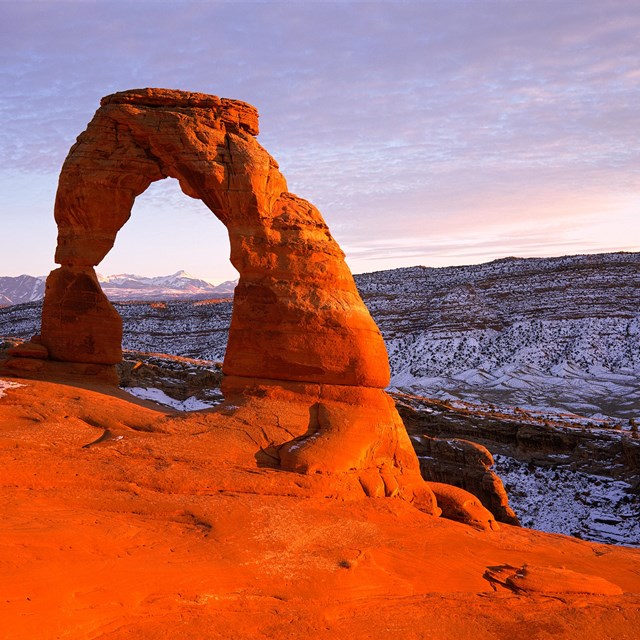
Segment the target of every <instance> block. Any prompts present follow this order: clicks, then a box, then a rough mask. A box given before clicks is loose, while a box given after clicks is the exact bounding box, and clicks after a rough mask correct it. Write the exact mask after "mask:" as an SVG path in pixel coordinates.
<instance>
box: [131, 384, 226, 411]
mask: <svg viewBox="0 0 640 640" xmlns="http://www.w3.org/2000/svg"><path fill="white" fill-rule="evenodd" d="M122 390H123V391H126V392H127V393H130V394H131V395H132V396H135V397H136V398H141V399H143V400H151V401H153V402H157V403H158V404H162V405H164V406H166V407H171V408H172V409H175V410H176V411H201V410H202V409H211V407H214V406H215V405H216V404H218V403H217V402H203V401H202V400H198V399H197V398H194V397H193V396H191V397H189V398H187V399H186V400H176V399H175V398H172V397H170V396H168V395H167V394H166V393H165V392H164V391H162V390H161V389H154V388H145V387H122Z"/></svg>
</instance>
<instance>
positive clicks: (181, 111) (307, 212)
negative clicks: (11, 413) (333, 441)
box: [42, 89, 389, 388]
mask: <svg viewBox="0 0 640 640" xmlns="http://www.w3.org/2000/svg"><path fill="white" fill-rule="evenodd" d="M257 132H258V115H257V112H256V110H255V109H254V108H253V107H251V106H250V105H248V104H245V103H243V102H239V101H236V100H225V99H220V98H216V97H215V96H207V95H203V94H192V93H186V92H181V91H169V90H160V89H145V90H134V91H125V92H122V93H117V94H114V95H111V96H107V97H106V98H104V99H103V100H102V106H101V107H100V109H98V111H97V112H96V114H95V116H94V118H93V120H92V121H91V122H90V123H89V126H88V127H87V130H86V131H85V132H83V133H82V134H81V135H80V136H79V137H78V141H77V142H76V144H75V145H74V146H73V147H72V148H71V151H70V152H69V155H68V157H67V159H66V160H65V163H64V166H63V167H62V172H61V174H60V182H59V186H58V193H57V197H56V205H55V217H56V222H57V223H58V248H57V251H56V261H57V262H59V263H60V264H61V265H63V266H62V269H61V270H60V273H59V274H58V275H57V276H55V278H54V277H53V276H52V277H51V278H50V279H49V282H48V291H47V293H46V303H45V309H44V311H43V330H42V338H43V343H44V344H45V345H46V346H47V347H49V348H50V352H51V353H52V355H53V357H54V358H56V359H58V360H63V361H71V362H102V363H104V364H112V363H113V362H114V361H119V359H120V357H119V355H118V354H119V350H120V342H121V336H120V329H119V327H118V326H116V323H113V325H112V326H111V325H110V326H109V327H105V326H104V322H103V320H102V317H103V313H102V311H103V310H104V309H106V307H107V305H108V303H107V302H106V301H105V300H98V299H97V298H96V299H95V300H94V301H93V308H94V309H95V310H96V311H97V312H96V313H95V314H93V317H92V314H91V313H89V311H90V310H89V309H88V308H87V309H86V311H83V312H82V314H81V320H80V321H79V322H78V323H77V324H75V325H73V326H68V324H67V321H66V318H67V317H68V316H69V315H71V316H73V317H74V318H76V317H78V318H79V317H80V315H79V312H78V303H79V300H77V299H76V296H69V295H68V294H67V292H68V288H67V282H68V280H69V278H70V277H71V275H70V274H71V273H73V275H74V277H78V278H79V277H81V276H82V275H85V276H86V278H87V283H88V282H89V280H91V279H92V277H93V276H92V273H93V267H94V266H95V265H97V264H99V262H100V261H101V260H102V259H103V258H104V257H105V255H106V254H107V253H108V251H109V250H110V249H111V247H112V246H113V243H114V240H115V237H116V234H117V232H118V231H119V230H120V228H121V227H122V226H123V225H124V224H125V222H126V221H127V220H128V219H129V215H130V213H131V207H132V205H133V202H134V200H135V198H136V196H138V195H139V194H141V193H142V192H143V191H144V190H145V189H146V188H147V187H148V186H149V185H150V184H151V183H152V182H154V181H156V180H161V179H162V178H166V177H168V176H171V177H173V178H176V179H177V180H178V181H179V183H180V186H181V188H182V190H183V191H184V192H185V193H186V194H187V195H189V196H191V197H193V198H199V199H201V200H202V201H203V202H204V203H205V204H206V205H207V206H208V207H209V208H210V209H211V211H212V212H213V213H214V214H215V215H216V216H217V217H218V218H219V219H220V220H221V221H222V222H223V223H224V224H225V225H226V227H227V229H228V231H229V239H230V242H231V262H232V263H233V265H234V266H235V267H236V268H237V270H238V272H239V273H240V282H239V284H238V287H237V288H236V292H235V302H234V311H233V319H232V324H231V329H230V332H229V345H228V348H227V355H226V358H225V373H227V374H230V375H236V376H249V377H261V378H270V379H276V380H298V381H304V382H319V383H323V384H347V385H358V386H370V387H377V388H383V387H384V386H386V384H387V383H388V377H389V368H388V363H387V357H386V352H385V348H384V344H383V342H382V338H381V337H380V332H379V331H378V328H377V327H376V325H375V323H374V322H373V320H372V319H371V316H370V315H369V313H368V311H367V309H366V307H365V306H364V304H363V303H362V301H361V299H360V296H359V295H358V293H357V291H356V288H355V284H354V282H353V278H352V276H351V273H350V272H349V269H348V268H347V266H346V264H345V262H344V259H343V253H342V251H341V250H340V248H339V247H338V245H337V243H336V242H335V240H334V239H333V238H332V237H331V234H330V233H329V229H328V228H327V225H326V224H325V222H324V220H323V219H322V216H321V215H320V213H319V212H318V210H317V209H316V208H315V207H313V206H312V205H311V204H309V203H308V202H306V201H304V200H302V199H300V198H298V197H296V196H294V195H293V194H290V193H288V192H287V185H286V181H285V179H284V177H283V176H282V174H281V173H280V172H279V171H278V165H277V163H276V162H275V160H273V158H271V156H269V154H268V153H267V152H266V151H265V150H264V149H263V148H262V147H261V146H260V144H258V142H257V140H256V139H255V135H256V134H257ZM77 295H80V294H77ZM91 295H93V291H92V292H91ZM82 297H83V302H84V298H85V297H86V296H84V295H82ZM96 333H100V335H101V340H100V344H98V343H97V342H96V341H95V339H94V337H95V335H96ZM70 334H73V335H70Z"/></svg>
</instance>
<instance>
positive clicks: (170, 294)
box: [98, 271, 237, 300]
mask: <svg viewBox="0 0 640 640" xmlns="http://www.w3.org/2000/svg"><path fill="white" fill-rule="evenodd" d="M98 280H99V281H100V285H101V286H102V290H103V291H104V293H105V295H106V296H107V297H108V298H109V299H110V300H171V299H175V298H200V299H202V298H220V297H227V296H232V295H233V290H234V289H235V286H236V284H237V281H231V280H228V281H225V282H222V283H221V284H218V285H215V284H213V283H212V282H209V281H208V280H202V279H201V278H197V277H195V276H192V275H191V274H189V273H187V272H186V271H177V272H176V273H173V274H171V275H168V276H155V277H150V278H149V277H144V276H137V275H133V274H129V273H122V274H118V275H114V276H100V275H98Z"/></svg>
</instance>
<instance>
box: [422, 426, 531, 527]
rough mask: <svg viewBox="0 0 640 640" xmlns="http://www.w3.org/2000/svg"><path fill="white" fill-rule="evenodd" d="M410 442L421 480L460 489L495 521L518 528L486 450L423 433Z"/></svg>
mask: <svg viewBox="0 0 640 640" xmlns="http://www.w3.org/2000/svg"><path fill="white" fill-rule="evenodd" d="M412 441H413V445H414V448H415V450H416V453H417V454H418V459H419V460H420V469H421V471H422V476H423V478H424V479H425V480H428V481H430V482H437V483H444V484H447V485H455V486H456V487H460V488H461V489H464V490H465V491H468V492H469V493H472V494H473V495H474V496H476V497H477V498H478V499H479V500H480V502H481V504H482V505H483V506H484V507H485V508H486V509H488V510H489V511H490V512H491V513H493V514H494V515H495V517H496V520H498V521H499V522H505V523H506V524H512V525H516V526H519V524H520V522H519V521H518V517H517V516H516V514H515V513H514V512H513V509H511V507H510V506H509V498H508V496H507V492H506V491H505V488H504V485H503V484H502V480H500V478H499V476H498V474H497V473H496V472H495V471H493V470H492V466H493V456H492V455H491V453H490V452H489V450H488V449H487V448H486V447H483V446H482V445H481V444H477V443H476V442H470V441H469V440H462V439H460V438H433V437H430V436H428V435H425V434H423V435H420V436H412ZM439 504H440V501H439ZM441 506H442V505H441Z"/></svg>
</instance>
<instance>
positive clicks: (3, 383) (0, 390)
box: [0, 380, 24, 398]
mask: <svg viewBox="0 0 640 640" xmlns="http://www.w3.org/2000/svg"><path fill="white" fill-rule="evenodd" d="M18 387H24V385H23V384H18V383H17V382H10V381H9V380H0V398H2V397H3V396H4V395H6V394H5V391H6V390H7V389H17V388H18Z"/></svg>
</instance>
